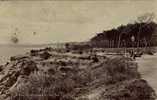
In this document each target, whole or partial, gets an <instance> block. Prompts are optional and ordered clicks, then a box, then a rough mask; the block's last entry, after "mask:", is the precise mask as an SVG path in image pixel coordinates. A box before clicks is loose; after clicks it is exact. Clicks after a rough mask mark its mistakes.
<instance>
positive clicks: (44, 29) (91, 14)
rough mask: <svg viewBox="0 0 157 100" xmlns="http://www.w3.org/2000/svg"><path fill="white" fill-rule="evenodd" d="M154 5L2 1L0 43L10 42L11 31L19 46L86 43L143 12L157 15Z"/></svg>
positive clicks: (151, 1)
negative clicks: (98, 33) (15, 35)
mask: <svg viewBox="0 0 157 100" xmlns="http://www.w3.org/2000/svg"><path fill="white" fill-rule="evenodd" d="M156 5H157V0H147V1H146V0H145V1H143V0H138V1H137V0H111V1H108V0H107V1H101V0H99V1H92V0H91V1H88V0H86V1H78V0H77V1H73V2H72V1H60V2H59V1H42V2H41V1H5V2H4V1H2V2H0V43H10V37H11V36H13V33H15V32H16V33H17V35H18V37H19V39H20V43H21V44H24V43H33V44H42V43H53V42H65V41H84V40H89V39H90V38H91V37H92V36H94V35H95V34H96V33H97V32H102V31H103V30H106V29H111V28H113V27H117V26H118V25H120V24H127V23H130V22H134V20H136V17H137V16H139V15H141V14H143V13H147V12H154V13H155V14H156V15H157V6H156ZM33 32H35V33H34V34H33Z"/></svg>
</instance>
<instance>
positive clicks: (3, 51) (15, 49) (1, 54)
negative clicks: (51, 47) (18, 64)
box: [0, 45, 46, 65]
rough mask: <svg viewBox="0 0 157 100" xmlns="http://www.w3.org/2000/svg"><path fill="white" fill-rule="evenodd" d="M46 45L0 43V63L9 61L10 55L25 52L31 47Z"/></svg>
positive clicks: (36, 47)
mask: <svg viewBox="0 0 157 100" xmlns="http://www.w3.org/2000/svg"><path fill="white" fill-rule="evenodd" d="M45 47H46V46H35V47H34V46H8V45H1V46H0V65H2V64H5V63H6V62H7V61H9V59H10V57H11V56H15V55H21V54H25V53H26V52H29V51H30V50H31V49H40V48H45Z"/></svg>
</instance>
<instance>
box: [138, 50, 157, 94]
mask: <svg viewBox="0 0 157 100" xmlns="http://www.w3.org/2000/svg"><path fill="white" fill-rule="evenodd" d="M136 62H137V63H138V66H139V68H138V71H139V72H140V74H141V75H142V78H143V79H145V80H146V81H147V82H148V83H149V85H150V86H152V88H153V89H154V90H155V91H156V92H157V80H156V78H157V53H156V54H154V55H143V56H142V57H141V58H137V60H136Z"/></svg>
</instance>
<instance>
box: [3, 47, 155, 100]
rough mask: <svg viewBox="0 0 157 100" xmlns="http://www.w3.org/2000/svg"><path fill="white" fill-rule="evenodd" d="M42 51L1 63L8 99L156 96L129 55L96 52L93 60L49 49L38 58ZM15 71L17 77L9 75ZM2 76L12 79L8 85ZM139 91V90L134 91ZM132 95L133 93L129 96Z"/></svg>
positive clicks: (135, 99) (110, 99)
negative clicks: (93, 94) (108, 56)
mask: <svg viewBox="0 0 157 100" xmlns="http://www.w3.org/2000/svg"><path fill="white" fill-rule="evenodd" d="M33 52H34V51H33ZM44 52H45V50H40V51H36V54H37V55H38V56H36V59H34V60H33V58H31V57H34V55H33V56H31V55H30V57H20V59H19V57H15V58H14V60H13V61H11V62H10V63H9V64H8V65H6V66H5V67H3V69H2V71H1V72H4V71H5V70H9V72H8V74H6V75H5V76H4V77H3V78H2V79H3V80H1V83H3V85H2V84H0V91H1V92H0V93H1V95H4V94H5V93H7V94H6V98H9V99H10V100H82V99H83V100H91V98H89V97H88V95H91V94H92V93H93V92H92V91H95V92H94V93H99V95H97V96H94V97H93V98H92V100H122V99H124V97H123V96H128V98H127V99H124V100H139V98H141V96H144V97H146V98H148V99H140V100H155V99H154V98H155V92H154V90H153V89H152V88H151V87H150V86H149V85H148V84H147V83H146V82H145V81H142V80H141V76H140V74H139V73H138V71H137V64H136V63H134V62H133V61H132V60H131V59H130V58H125V57H114V58H107V57H105V58H100V57H99V56H96V57H97V59H98V62H95V61H94V60H93V59H89V58H88V59H83V55H80V56H79V57H77V56H76V57H73V56H70V55H67V56H63V55H58V56H57V55H55V56H54V55H53V54H52V53H51V55H49V54H48V55H49V57H48V58H47V57H46V59H45V57H44V59H43V58H42V59H41V56H40V54H45V53H44ZM48 52H50V51H48ZM46 55H47V54H46ZM37 58H39V59H40V60H38V59H37ZM56 58H57V59H56ZM52 59H56V60H52ZM68 59H69V60H68ZM31 61H33V63H32V64H33V65H31ZM43 61H44V62H43ZM24 62H25V63H24ZM27 62H30V63H27ZM43 63H44V64H43ZM27 64H28V65H27ZM11 66H12V67H13V66H14V67H15V69H12V67H11ZM31 67H32V68H35V69H32V68H31ZM25 69H30V70H25ZM19 71H20V73H19ZM26 72H27V73H26ZM12 73H13V75H12ZM16 73H18V75H17V74H16ZM25 73H26V74H25ZM10 74H11V75H10ZM15 75H16V79H14V77H10V76H15ZM4 78H5V79H7V80H8V81H9V82H12V83H11V84H9V85H8V82H5V80H4ZM12 80H13V81H12ZM135 80H136V81H135ZM100 88H101V89H100ZM2 90H3V91H2ZM139 91H141V92H140V93H139V94H138V95H136V94H137V92H139ZM146 91H147V92H146ZM152 94H153V95H152ZM134 95H136V97H132V96H134ZM94 98H99V99H94ZM117 98H118V99H117ZM130 98H131V99H130Z"/></svg>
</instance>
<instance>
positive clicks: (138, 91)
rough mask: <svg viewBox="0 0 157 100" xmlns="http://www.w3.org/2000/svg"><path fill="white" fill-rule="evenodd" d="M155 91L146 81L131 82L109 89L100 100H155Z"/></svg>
mask: <svg viewBox="0 0 157 100" xmlns="http://www.w3.org/2000/svg"><path fill="white" fill-rule="evenodd" d="M155 98H156V94H155V91H154V90H153V89H152V88H151V87H150V86H149V85H148V84H147V82H146V81H145V80H142V79H138V80H130V81H126V82H124V83H121V84H118V85H115V86H113V87H111V88H108V89H107V91H106V92H104V93H103V94H102V97H101V99H100V100H155Z"/></svg>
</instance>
